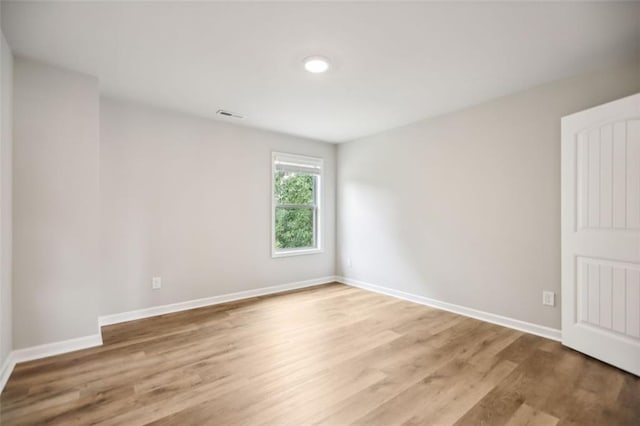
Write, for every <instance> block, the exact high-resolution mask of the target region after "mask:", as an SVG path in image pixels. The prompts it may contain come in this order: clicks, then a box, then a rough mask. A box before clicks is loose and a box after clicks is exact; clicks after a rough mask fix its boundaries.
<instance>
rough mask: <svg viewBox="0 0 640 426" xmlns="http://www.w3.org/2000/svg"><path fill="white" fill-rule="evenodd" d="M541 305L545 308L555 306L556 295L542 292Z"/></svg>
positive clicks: (550, 292)
mask: <svg viewBox="0 0 640 426" xmlns="http://www.w3.org/2000/svg"><path fill="white" fill-rule="evenodd" d="M542 304H543V305H547V306H556V294H555V293H554V292H552V291H543V292H542Z"/></svg>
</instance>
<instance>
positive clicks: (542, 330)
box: [336, 277, 562, 342]
mask: <svg viewBox="0 0 640 426" xmlns="http://www.w3.org/2000/svg"><path fill="white" fill-rule="evenodd" d="M336 281H338V282H340V283H342V284H347V285H350V286H353V287H358V288H361V289H364V290H369V291H373V292H376V293H380V294H384V295H387V296H392V297H397V298H399V299H404V300H408V301H410V302H415V303H419V304H421V305H426V306H431V307H432V308H437V309H442V310H444V311H449V312H453V313H455V314H460V315H464V316H466V317H471V318H475V319H478V320H481V321H486V322H490V323H492V324H497V325H501V326H504V327H509V328H513V329H515V330H518V331H524V332H525V333H530V334H535V335H536V336H541V337H545V338H547V339H551V340H556V341H558V342H559V341H561V340H562V332H561V331H560V330H558V329H555V328H550V327H545V326H542V325H537V324H532V323H530V322H526V321H520V320H517V319H514V318H509V317H505V316H502V315H496V314H492V313H490V312H484V311H479V310H477V309H472V308H467V307H465V306H460V305H454V304H453V303H448V302H442V301H440V300H435V299H430V298H428V297H424V296H418V295H416V294H411V293H406V292H404V291H400V290H394V289H392V288H388V287H382V286H379V285H375V284H370V283H367V282H364V281H359V280H354V279H351V278H346V277H336Z"/></svg>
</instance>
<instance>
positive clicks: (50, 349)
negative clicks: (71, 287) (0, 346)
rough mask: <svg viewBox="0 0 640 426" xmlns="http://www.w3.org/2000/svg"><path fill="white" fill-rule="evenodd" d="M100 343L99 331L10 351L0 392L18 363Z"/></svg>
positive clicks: (1, 377)
mask: <svg viewBox="0 0 640 426" xmlns="http://www.w3.org/2000/svg"><path fill="white" fill-rule="evenodd" d="M100 345H102V335H101V334H100V333H98V334H92V335H90V336H84V337H78V338H75V339H69V340H62V341H60V342H53V343H46V344H44V345H38V346H32V347H29V348H25V349H16V350H14V351H12V352H11V353H9V356H8V357H7V359H6V360H5V362H4V364H3V365H2V370H1V371H0V393H1V392H2V390H3V389H4V386H5V385H6V384H7V381H8V380H9V377H10V376H11V373H12V372H13V369H14V367H15V366H16V364H19V363H21V362H27V361H33V360H34V359H40V358H46V357H49V356H53V355H60V354H64V353H67V352H73V351H79V350H81V349H87V348H92V347H94V346H100Z"/></svg>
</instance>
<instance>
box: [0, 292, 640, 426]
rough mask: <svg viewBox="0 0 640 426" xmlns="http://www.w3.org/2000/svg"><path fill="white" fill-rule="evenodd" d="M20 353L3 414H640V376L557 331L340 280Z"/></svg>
mask: <svg viewBox="0 0 640 426" xmlns="http://www.w3.org/2000/svg"><path fill="white" fill-rule="evenodd" d="M103 337H104V345H103V346H102V347H99V348H93V349H87V350H83V351H78V352H74V353H70V354H65V355H60V356H56V357H51V358H47V359H42V360H38V361H33V362H29V363H24V364H20V365H18V366H16V368H15V370H14V372H13V374H12V376H11V378H10V380H9V382H8V383H7V386H6V388H5V391H4V392H3V393H2V396H1V398H0V423H2V425H14V424H61V425H84V424H96V423H97V424H105V425H139V424H148V423H154V424H162V425H205V424H215V425H245V424H246V425H306V424H323V425H346V424H353V423H356V424H365V425H395V424H429V425H450V424H458V425H482V424H485V425H505V424H506V425H525V424H532V425H534V424H535V425H554V424H561V425H564V424H567V425H568V424H575V425H607V426H610V425H640V379H639V378H637V377H635V376H632V375H630V374H627V373H624V372H622V371H620V370H618V369H615V368H613V367H610V366H608V365H606V364H604V363H601V362H599V361H596V360H594V359H591V358H589V357H587V356H584V355H582V354H580V353H577V352H574V351H572V350H569V349H566V348H564V347H562V346H561V345H560V344H559V343H557V342H553V341H550V340H546V339H543V338H540V337H536V336H533V335H529V334H525V333H521V332H518V331H514V330H511V329H508V328H503V327H500V326H497V325H492V324H489V323H485V322H482V321H477V320H474V319H470V318H466V317H462V316H459V315H455V314H452V313H448V312H444V311H440V310H436V309H431V308H428V307H425V306H421V305H417V304H413V303H410V302H406V301H402V300H398V299H394V298H391V297H386V296H382V295H379V294H375V293H371V292H367V291H364V290H359V289H355V288H351V287H347V286H344V285H340V284H329V285H324V286H318V287H313V288H310V289H306V290H300V291H294V292H290V293H286V294H280V295H275V296H269V297H261V298H255V299H251V300H245V301H240V302H233V303H228V304H224V305H217V306H212V307H208V308H202V309H196V310H191V311H186V312H181V313H177V314H171V315H165V316H161V317H155V318H149V319H145V320H140V321H133V322H129V323H125V324H119V325H114V326H110V327H105V328H103Z"/></svg>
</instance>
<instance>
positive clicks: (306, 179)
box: [274, 171, 316, 249]
mask: <svg viewBox="0 0 640 426" xmlns="http://www.w3.org/2000/svg"><path fill="white" fill-rule="evenodd" d="M274 181H275V188H274V194H275V199H276V200H275V201H276V223H275V228H276V248H278V249H291V248H303V247H314V246H315V238H314V228H315V225H314V222H315V220H314V216H315V206H314V205H315V184H316V176H313V175H307V174H299V173H294V172H285V171H277V172H276V174H275V179H274Z"/></svg>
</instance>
